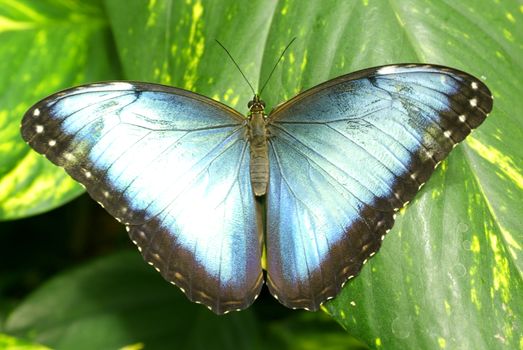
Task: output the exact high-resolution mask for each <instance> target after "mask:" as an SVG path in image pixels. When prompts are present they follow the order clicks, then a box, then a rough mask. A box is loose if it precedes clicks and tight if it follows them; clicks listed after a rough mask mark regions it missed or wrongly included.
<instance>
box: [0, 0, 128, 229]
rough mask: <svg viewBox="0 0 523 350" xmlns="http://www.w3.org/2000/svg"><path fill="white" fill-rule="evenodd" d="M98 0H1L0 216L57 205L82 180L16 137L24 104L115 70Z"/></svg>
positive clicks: (71, 194) (77, 190)
mask: <svg viewBox="0 0 523 350" xmlns="http://www.w3.org/2000/svg"><path fill="white" fill-rule="evenodd" d="M110 45H111V37H110V33H109V32H108V30H107V24H106V20H105V14H104V11H103V8H101V4H100V1H90V2H80V1H67V0H44V1H30V0H0V55H1V57H2V60H0V106H1V107H0V220H5V219H13V218H18V217H24V216H28V215H33V214H36V213H40V212H43V211H47V210H49V209H51V208H54V207H56V206H59V205H61V204H63V203H65V202H67V201H69V200H70V199H72V198H74V197H76V196H77V195H78V194H80V193H82V191H83V190H82V188H81V187H80V186H79V185H78V184H77V183H76V182H74V181H73V180H71V179H70V178H69V176H67V175H66V174H65V172H64V171H63V170H62V169H60V168H57V167H55V166H53V165H52V164H51V163H50V162H49V161H47V160H46V159H44V158H43V157H41V156H39V155H37V154H36V153H35V152H33V151H31V150H30V149H29V147H28V146H27V145H26V144H25V143H24V142H23V140H22V138H21V137H20V128H19V127H20V121H21V119H22V116H23V114H24V113H25V111H26V109H27V108H28V107H29V106H31V105H32V104H33V103H35V102H37V101H38V100H39V99H41V98H43V97H45V96H46V95H48V94H51V93H53V92H56V91H57V90H60V89H63V88H66V87H69V86H71V85H76V84H80V83H83V82H86V81H93V80H99V79H102V78H104V79H109V78H114V77H115V76H116V75H115V73H114V72H118V65H115V64H114V62H111V56H112V52H113V50H112V49H111V46H110Z"/></svg>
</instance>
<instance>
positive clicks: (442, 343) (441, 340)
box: [438, 337, 447, 349]
mask: <svg viewBox="0 0 523 350" xmlns="http://www.w3.org/2000/svg"><path fill="white" fill-rule="evenodd" d="M438 345H439V347H440V348H441V349H445V348H446V347H447V341H446V340H445V338H442V337H438Z"/></svg>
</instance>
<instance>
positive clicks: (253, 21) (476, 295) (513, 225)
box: [0, 0, 523, 349]
mask: <svg viewBox="0 0 523 350" xmlns="http://www.w3.org/2000/svg"><path fill="white" fill-rule="evenodd" d="M106 4H107V11H108V16H109V19H110V25H111V28H112V31H113V34H114V37H115V41H116V46H117V50H118V54H119V57H120V58H121V61H122V66H123V69H124V72H125V76H126V77H127V78H129V79H140V80H148V81H157V82H162V83H168V84H172V85H174V86H179V87H184V88H188V89H191V90H193V91H197V92H200V93H202V94H205V95H208V96H211V97H213V98H215V99H219V100H221V101H222V102H225V103H227V104H229V105H231V106H233V107H236V108H238V109H239V110H240V111H242V112H245V110H246V108H245V103H246V102H247V100H248V99H249V98H250V97H251V95H252V93H251V92H250V90H249V88H248V86H247V85H246V83H245V82H244V81H243V79H242V78H241V76H240V74H239V73H238V72H237V71H236V70H235V68H234V66H233V64H232V63H229V61H228V58H227V57H226V55H225V53H224V52H223V50H222V49H221V48H220V47H219V46H218V45H216V44H215V43H214V42H213V39H214V38H217V39H219V40H220V41H222V42H223V43H224V44H225V45H226V46H227V47H228V49H229V50H230V51H231V53H232V54H233V56H234V57H235V58H236V60H237V61H238V63H239V65H240V67H242V69H243V70H244V71H245V73H246V75H247V76H248V77H249V78H250V79H251V80H252V81H253V82H254V85H255V87H256V86H259V85H261V82H262V81H263V79H264V78H265V77H267V75H268V74H269V72H270V70H271V69H272V66H273V64H274V62H275V61H276V59H277V58H278V56H279V54H280V53H281V50H282V49H283V48H284V47H285V45H286V44H287V43H288V42H289V41H290V39H291V38H292V37H294V36H297V37H298V40H297V41H296V42H295V44H293V46H292V47H291V49H290V51H289V52H288V54H287V55H286V57H285V58H284V60H283V62H282V63H281V64H280V66H279V67H278V68H277V70H276V73H275V76H274V77H273V79H272V80H271V81H270V83H269V85H268V88H267V90H266V91H265V92H264V96H263V98H264V99H265V100H266V102H267V104H268V106H274V105H275V104H277V103H278V102H281V101H282V100H285V99H288V98H290V97H292V96H294V95H295V94H296V93H298V92H299V91H301V90H303V89H306V88H309V87H312V86H314V85H316V84H318V83H321V82H323V81H325V80H327V79H330V78H333V77H335V76H337V75H341V74H345V73H348V72H351V71H354V70H357V69H361V68H365V67H369V66H374V65H381V64H386V63H398V62H408V61H414V62H420V61H421V62H430V63H436V64H443V65H448V66H452V67H455V68H458V69H462V70H464V71H467V72H469V73H471V74H474V75H476V76H478V77H482V78H483V79H484V80H485V82H486V83H487V84H488V86H489V87H490V89H491V90H492V92H493V93H494V97H495V102H494V110H493V112H492V114H491V116H490V117H489V119H488V120H487V121H486V122H485V123H484V124H483V125H482V126H481V127H480V128H479V129H478V130H477V131H475V133H474V134H473V136H472V137H470V138H469V139H468V140H467V141H466V142H465V143H463V144H461V145H460V146H458V147H457V148H456V150H455V151H454V152H453V153H452V154H451V156H450V157H449V159H448V161H446V162H445V163H443V165H442V166H441V167H440V168H439V169H438V170H437V171H436V173H435V175H434V177H433V178H432V179H431V180H430V181H429V182H428V183H427V185H426V186H425V187H424V188H423V190H422V191H421V193H420V194H419V195H418V197H417V198H416V200H414V201H413V203H411V204H410V206H409V207H408V208H407V209H406V210H405V212H402V213H401V215H400V216H399V217H398V222H397V224H396V226H395V228H394V229H393V230H392V231H391V232H390V234H389V235H388V237H387V239H386V240H385V241H384V244H383V247H382V249H381V251H380V253H379V254H377V257H376V258H373V259H371V260H370V261H369V263H368V266H366V267H365V268H364V269H363V272H362V274H361V276H359V277H358V278H356V279H355V280H354V281H352V282H351V283H348V284H347V286H346V287H345V288H344V290H343V292H342V293H341V295H340V296H339V297H338V298H336V299H335V300H334V301H332V302H330V303H328V304H327V305H326V310H327V311H328V312H329V314H331V315H332V316H333V317H334V318H335V319H336V320H337V321H338V322H340V323H341V324H342V325H343V326H344V327H345V328H346V330H347V332H349V333H350V334H351V335H354V336H356V337H358V338H360V339H362V340H363V341H365V342H366V343H367V344H368V345H369V346H372V347H378V348H379V347H383V348H387V349H395V348H398V349H405V348H448V349H453V348H473V349H496V348H500V349H504V348H516V347H517V346H518V345H519V344H521V342H522V341H523V340H522V338H523V335H522V329H521V325H520V323H521V319H520V317H521V315H522V314H523V310H522V306H521V302H519V303H518V301H521V300H523V295H522V292H521V291H522V288H521V287H522V273H521V271H522V267H523V265H522V264H523V263H522V261H523V256H522V251H521V250H522V248H521V245H522V236H521V232H522V227H523V224H522V221H521V212H523V202H521V198H522V194H523V170H522V164H523V149H522V148H521V140H522V139H523V125H522V124H523V119H521V118H518V115H519V114H520V111H521V110H522V109H523V100H522V99H521V96H523V88H522V86H521V83H520V82H521V81H523V76H522V72H523V62H522V59H521V57H523V46H522V45H521V43H522V42H523V26H521V23H522V22H523V9H522V7H521V5H520V4H519V2H518V1H516V0H507V1H503V2H501V1H499V2H492V1H490V0H489V1H487V0H464V1H460V2H452V1H428V0H404V1H399V0H393V1H388V2H382V1H378V0H360V1H335V0H325V1H321V2H320V1H314V2H312V1H310V2H304V1H297V0H287V1H280V2H275V1H271V2H267V1H251V2H250V3H249V5H244V6H240V5H239V3H238V2H237V1H232V0H229V1H225V0H224V1H213V2H202V1H198V0H193V1H185V0H184V1H167V0H163V1H162V0H156V1H149V2H148V3H142V2H136V1H135V2H128V1H124V0H107V2H106ZM2 35H3V34H2ZM15 47H16V46H15ZM101 50H102V51H103V49H101ZM57 57H59V56H57ZM0 64H1V63H0ZM0 67H1V66H0ZM0 76H1V75H0ZM0 79H2V78H0ZM1 86H4V85H1ZM20 101H22V100H20ZM17 103H18V102H17ZM24 103H26V104H27V105H29V104H30V103H29V102H24ZM24 108H25V107H24ZM21 109H22V112H23V108H21ZM1 116H2V115H1V114H0V120H3V119H2V118H1ZM17 120H18V119H17ZM0 140H3V138H0ZM2 142H3V141H2ZM11 154H14V153H9V157H12V156H11ZM0 155H1V156H2V158H0V159H2V161H3V159H4V158H6V157H7V156H4V155H3V154H0ZM6 159H15V161H16V162H18V159H19V158H17V157H14V158H6ZM2 164H3V163H2ZM0 169H1V168H0ZM37 171H38V170H31V172H30V173H31V174H32V175H33V176H35V177H34V183H35V184H38V183H40V182H41V181H43V180H45V176H42V177H38V176H37V175H36V174H37ZM45 174H48V173H46V172H43V173H42V175H45ZM3 181H4V180H2V182H1V183H2V184H3V183H4V182H3ZM10 183H12V181H11V182H10ZM2 188H3V187H2ZM3 192H4V190H3V189H2V190H0V195H1V194H2V193H3ZM49 192H52V191H49ZM38 197H39V196H36V195H35V198H38ZM4 198H16V196H13V197H4ZM0 203H3V201H1V200H0ZM35 203H39V202H38V201H35ZM35 205H36V204H35ZM28 207H29V205H28Z"/></svg>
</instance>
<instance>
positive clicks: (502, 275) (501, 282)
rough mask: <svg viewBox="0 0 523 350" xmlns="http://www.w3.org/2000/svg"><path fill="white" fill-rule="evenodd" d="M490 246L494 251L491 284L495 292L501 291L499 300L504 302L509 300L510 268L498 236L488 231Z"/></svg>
mask: <svg viewBox="0 0 523 350" xmlns="http://www.w3.org/2000/svg"><path fill="white" fill-rule="evenodd" d="M489 240H490V247H491V249H492V251H493V252H494V261H495V264H494V266H493V267H492V277H493V286H494V290H495V291H496V292H499V293H501V300H503V302H504V303H508V302H509V301H510V269H509V265H508V259H507V257H506V256H505V255H504V254H503V251H502V248H501V245H500V243H499V242H498V236H497V235H495V234H494V233H489Z"/></svg>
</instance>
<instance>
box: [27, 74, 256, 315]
mask: <svg viewBox="0 0 523 350" xmlns="http://www.w3.org/2000/svg"><path fill="white" fill-rule="evenodd" d="M22 136H23V138H24V139H25V140H26V141H27V142H28V143H29V145H30V146H31V147H33V148H34V149H35V150H36V151H38V152H39V153H42V154H43V155H44V156H46V157H47V158H49V159H50V160H51V161H52V162H53V163H55V164H57V165H59V166H62V167H64V168H65V170H66V171H67V172H68V173H69V174H70V175H71V176H72V177H73V178H74V179H76V180H77V181H79V182H80V183H82V184H83V185H84V186H85V187H86V189H87V192H88V193H89V194H90V195H91V197H93V198H94V199H95V200H96V201H98V202H99V203H100V204H101V205H102V206H103V207H104V208H105V209H106V210H107V211H108V212H109V213H110V214H111V215H113V216H114V217H115V218H117V220H119V221H120V222H122V223H124V224H125V225H126V226H127V230H128V232H129V235H130V237H131V239H132V240H133V242H135V243H136V245H137V246H138V249H139V250H140V251H141V253H142V255H143V256H144V259H145V260H146V261H147V262H148V263H150V264H151V265H153V266H154V267H155V268H156V269H157V270H158V271H159V272H160V273H161V274H162V276H163V277H164V278H165V279H166V280H168V281H170V282H172V283H174V284H176V285H178V286H179V287H180V288H181V289H182V291H184V293H185V294H186V295H187V296H188V297H189V299H191V300H193V301H196V302H199V303H203V304H205V305H206V306H207V307H209V308H210V309H212V310H213V311H214V312H216V313H224V312H227V311H230V310H235V309H242V308H245V307H247V306H248V305H250V304H251V303H252V302H253V301H254V299H255V298H256V296H257V295H258V293H259V290H260V288H261V285H262V282H263V279H262V273H261V262H260V259H261V258H260V255H261V248H260V238H259V234H258V230H257V228H256V227H257V225H256V222H255V220H256V219H255V210H254V200H253V196H252V190H251V185H250V180H249V173H248V154H249V152H248V144H247V142H246V141H245V120H244V118H243V117H242V116H241V115H240V114H239V113H237V112H235V111H234V110H232V109H230V108H228V107H226V106H224V105H221V104H218V103H217V102H214V101H212V100H210V99H208V98H205V97H203V96H200V95H197V94H194V93H190V92H187V91H185V90H180V89H175V88H170V87H166V86H162V85H155V84H145V83H130V82H113V83H101V84H92V85H86V86H81V87H78V88H73V89H69V90H66V91H64V92H61V93H58V94H55V95H52V96H50V97H48V98H46V99H44V100H42V101H40V102H39V103H37V104H36V105H35V106H33V107H32V108H31V109H30V110H29V111H28V112H27V113H26V115H25V116H24V119H23V121H22Z"/></svg>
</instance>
